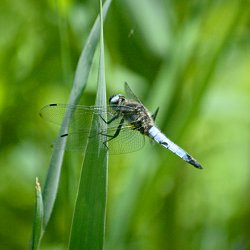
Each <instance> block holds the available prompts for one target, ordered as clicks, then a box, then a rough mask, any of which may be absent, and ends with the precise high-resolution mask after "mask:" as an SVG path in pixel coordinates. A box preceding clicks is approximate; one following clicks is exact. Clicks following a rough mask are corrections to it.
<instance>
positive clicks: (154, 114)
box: [151, 107, 159, 121]
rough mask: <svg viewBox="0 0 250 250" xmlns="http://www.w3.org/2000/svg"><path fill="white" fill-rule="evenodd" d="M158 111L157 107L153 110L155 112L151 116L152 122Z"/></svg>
mask: <svg viewBox="0 0 250 250" xmlns="http://www.w3.org/2000/svg"><path fill="white" fill-rule="evenodd" d="M158 111H159V107H158V108H157V109H156V110H155V112H154V113H153V114H152V115H151V117H152V118H153V120H154V121H155V119H156V116H157V114H158Z"/></svg>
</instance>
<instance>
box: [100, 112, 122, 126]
mask: <svg viewBox="0 0 250 250" xmlns="http://www.w3.org/2000/svg"><path fill="white" fill-rule="evenodd" d="M119 116H120V115H119V114H117V115H115V116H113V117H112V118H111V119H110V120H109V121H106V120H105V119H104V118H103V117H102V116H101V115H100V117H101V119H102V120H103V121H104V122H105V123H106V124H110V123H111V122H113V121H114V120H116V119H117V118H118V117H119Z"/></svg>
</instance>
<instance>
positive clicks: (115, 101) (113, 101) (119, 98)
mask: <svg viewBox="0 0 250 250" xmlns="http://www.w3.org/2000/svg"><path fill="white" fill-rule="evenodd" d="M123 101H125V96H124V95H122V94H118V95H113V96H111V97H110V98H109V104H110V105H120V104H122V103H123Z"/></svg>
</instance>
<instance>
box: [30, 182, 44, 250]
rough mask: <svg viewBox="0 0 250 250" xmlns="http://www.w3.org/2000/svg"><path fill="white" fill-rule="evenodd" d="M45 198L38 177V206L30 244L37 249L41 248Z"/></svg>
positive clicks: (31, 247) (33, 248) (33, 249)
mask: <svg viewBox="0 0 250 250" xmlns="http://www.w3.org/2000/svg"><path fill="white" fill-rule="evenodd" d="M43 216H44V213H43V199H42V192H41V187H40V183H39V182H38V178H36V207H35V218H34V223H33V234H32V239H31V244H30V249H32V250H35V249H38V248H39V244H40V240H41V237H42V235H43Z"/></svg>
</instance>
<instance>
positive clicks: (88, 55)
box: [43, 0, 111, 229]
mask: <svg viewBox="0 0 250 250" xmlns="http://www.w3.org/2000/svg"><path fill="white" fill-rule="evenodd" d="M110 3H111V0H107V1H106V2H105V4H104V6H103V17H104V18H105V16H106V14H107V11H108V9H109V6H110ZM99 33H100V22H99V17H98V18H97V19H96V21H95V24H94V26H93V28H92V30H91V32H90V34H89V36H88V39H87V41H86V44H85V47H84V49H83V51H82V53H81V56H80V59H79V61H78V65H77V69H76V74H75V78H74V84H73V87H72V91H71V94H70V98H69V103H70V104H77V103H78V102H79V100H80V97H81V95H82V93H83V91H84V89H85V86H86V83H87V79H88V75H89V72H90V67H91V65H92V60H93V57H94V52H95V49H96V47H97V44H98V42H99ZM71 115H72V114H66V115H65V117H67V119H65V120H64V121H63V124H62V128H64V130H63V131H62V129H61V131H60V134H62V133H63V132H64V131H65V130H66V129H67V124H69V122H70V117H71ZM64 143H66V140H65V142H64ZM63 157H64V151H62V150H57V149H54V150H53V153H52V156H51V161H50V165H49V170H48V174H47V178H46V181H45V186H44V190H43V204H44V221H43V229H45V228H46V226H47V224H48V222H49V219H50V216H51V213H52V210H53V207H54V203H55V199H56V194H57V190H58V185H59V178H60V173H61V167H62V162H63Z"/></svg>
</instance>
